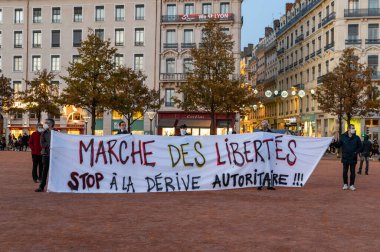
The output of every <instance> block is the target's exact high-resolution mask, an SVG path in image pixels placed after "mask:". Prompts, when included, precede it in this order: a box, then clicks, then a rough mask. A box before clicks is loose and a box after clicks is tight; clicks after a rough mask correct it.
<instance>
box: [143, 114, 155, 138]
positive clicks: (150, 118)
mask: <svg viewBox="0 0 380 252" xmlns="http://www.w3.org/2000/svg"><path fill="white" fill-rule="evenodd" d="M146 113H147V114H148V118H149V120H150V131H149V134H150V135H153V130H152V121H153V119H154V117H155V116H156V114H157V112H155V111H148V112H146Z"/></svg>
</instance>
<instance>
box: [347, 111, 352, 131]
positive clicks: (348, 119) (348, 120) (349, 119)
mask: <svg viewBox="0 0 380 252" xmlns="http://www.w3.org/2000/svg"><path fill="white" fill-rule="evenodd" d="M351 119H352V115H351V114H350V113H348V114H347V129H348V126H350V124H351Z"/></svg>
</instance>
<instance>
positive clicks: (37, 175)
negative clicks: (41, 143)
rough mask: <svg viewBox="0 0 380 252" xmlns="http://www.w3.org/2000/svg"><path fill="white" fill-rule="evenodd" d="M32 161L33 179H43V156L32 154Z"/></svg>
mask: <svg viewBox="0 0 380 252" xmlns="http://www.w3.org/2000/svg"><path fill="white" fill-rule="evenodd" d="M32 161H33V170H32V177H33V180H37V179H39V180H41V179H42V170H43V167H42V156H41V155H35V154H32ZM37 168H38V170H37ZM37 171H38V172H37Z"/></svg>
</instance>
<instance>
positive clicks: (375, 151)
mask: <svg viewBox="0 0 380 252" xmlns="http://www.w3.org/2000/svg"><path fill="white" fill-rule="evenodd" d="M374 155H380V153H379V143H378V142H377V140H376V139H375V140H373V144H372V150H371V157H372V156H374Z"/></svg>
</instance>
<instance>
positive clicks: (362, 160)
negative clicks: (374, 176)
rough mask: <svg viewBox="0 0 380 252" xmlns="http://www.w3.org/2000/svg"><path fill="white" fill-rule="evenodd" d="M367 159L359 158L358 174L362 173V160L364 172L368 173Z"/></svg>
mask: <svg viewBox="0 0 380 252" xmlns="http://www.w3.org/2000/svg"><path fill="white" fill-rule="evenodd" d="M368 158H369V157H363V156H362V157H361V159H360V166H359V172H362V167H363V163H364V160H365V172H368V166H369V165H368Z"/></svg>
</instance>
